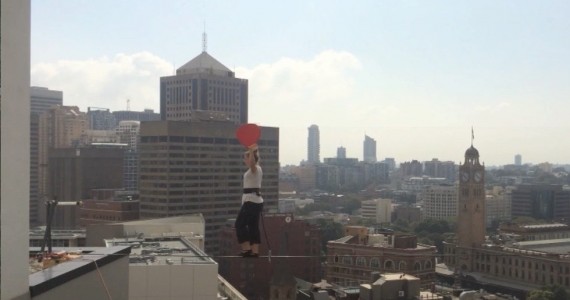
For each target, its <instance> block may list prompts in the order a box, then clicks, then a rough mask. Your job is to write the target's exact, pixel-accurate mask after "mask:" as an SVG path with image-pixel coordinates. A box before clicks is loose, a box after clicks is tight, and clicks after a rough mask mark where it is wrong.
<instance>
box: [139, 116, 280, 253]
mask: <svg viewBox="0 0 570 300" xmlns="http://www.w3.org/2000/svg"><path fill="white" fill-rule="evenodd" d="M237 127H238V125H237V124H234V123H233V122H230V121H223V122H222V121H203V122H202V121H200V122H197V121H192V122H182V121H154V122H141V128H140V137H141V139H140V143H139V156H140V161H139V163H140V168H139V191H140V198H139V199H140V203H141V208H140V214H141V218H162V217H168V216H177V215H185V214H195V213H201V214H202V215H203V216H204V218H205V220H206V239H205V241H206V245H205V246H206V251H207V252H208V253H210V254H216V253H218V250H219V242H220V240H219V235H218V230H219V229H220V228H221V227H222V226H223V224H225V222H226V220H227V219H230V218H235V217H236V216H237V213H238V211H239V209H240V207H241V197H242V193H243V183H242V180H243V173H244V172H245V171H246V169H247V167H245V166H244V162H243V153H244V150H245V148H244V147H243V146H242V145H240V144H239V142H238V141H237V140H236V138H235V131H236V129H237ZM258 144H259V149H260V150H259V152H260V157H261V167H262V168H263V183H262V185H261V191H262V194H263V199H264V201H265V204H264V209H265V210H275V211H276V210H277V199H278V185H279V129H278V128H273V127H261V140H259V142H258Z"/></svg>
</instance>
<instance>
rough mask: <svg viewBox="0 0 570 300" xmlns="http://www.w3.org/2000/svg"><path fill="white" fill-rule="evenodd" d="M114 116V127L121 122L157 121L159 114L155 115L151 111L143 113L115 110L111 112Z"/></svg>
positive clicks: (147, 110)
mask: <svg viewBox="0 0 570 300" xmlns="http://www.w3.org/2000/svg"><path fill="white" fill-rule="evenodd" d="M112 114H113V116H115V126H118V125H119V123H121V121H158V120H160V114H159V113H155V112H154V110H152V109H145V110H144V111H130V110H117V111H114V112H112Z"/></svg>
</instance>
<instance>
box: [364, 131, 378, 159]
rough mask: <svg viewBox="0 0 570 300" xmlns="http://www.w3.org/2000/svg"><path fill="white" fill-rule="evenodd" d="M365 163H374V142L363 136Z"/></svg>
mask: <svg viewBox="0 0 570 300" xmlns="http://www.w3.org/2000/svg"><path fill="white" fill-rule="evenodd" d="M363 160H364V161H365V162H376V140H375V139H373V138H371V137H369V136H367V135H365V136H364V156H363Z"/></svg>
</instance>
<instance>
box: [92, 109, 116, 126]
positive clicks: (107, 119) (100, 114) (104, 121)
mask: <svg viewBox="0 0 570 300" xmlns="http://www.w3.org/2000/svg"><path fill="white" fill-rule="evenodd" d="M87 120H88V121H89V129H91V130H113V129H115V126H116V123H117V122H116V121H115V116H114V115H113V114H112V113H111V111H110V110H109V109H108V108H98V107H88V108H87Z"/></svg>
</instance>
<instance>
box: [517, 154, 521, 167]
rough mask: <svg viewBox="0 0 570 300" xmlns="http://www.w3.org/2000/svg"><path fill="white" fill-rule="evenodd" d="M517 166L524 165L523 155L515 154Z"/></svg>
mask: <svg viewBox="0 0 570 300" xmlns="http://www.w3.org/2000/svg"><path fill="white" fill-rule="evenodd" d="M515 166H522V155H520V154H517V155H515Z"/></svg>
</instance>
